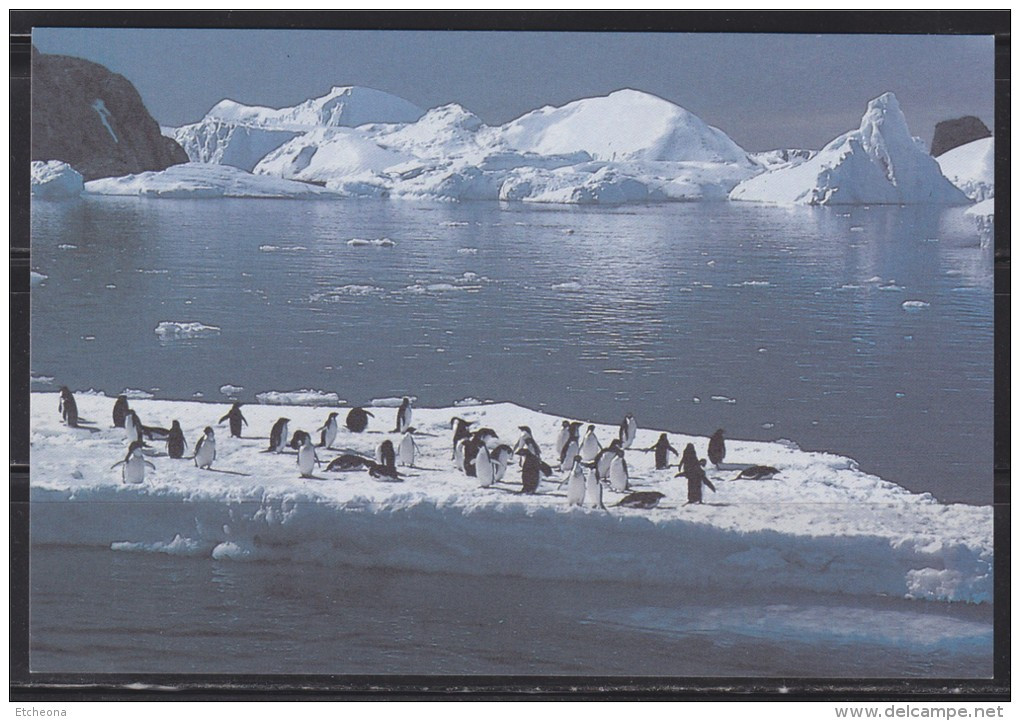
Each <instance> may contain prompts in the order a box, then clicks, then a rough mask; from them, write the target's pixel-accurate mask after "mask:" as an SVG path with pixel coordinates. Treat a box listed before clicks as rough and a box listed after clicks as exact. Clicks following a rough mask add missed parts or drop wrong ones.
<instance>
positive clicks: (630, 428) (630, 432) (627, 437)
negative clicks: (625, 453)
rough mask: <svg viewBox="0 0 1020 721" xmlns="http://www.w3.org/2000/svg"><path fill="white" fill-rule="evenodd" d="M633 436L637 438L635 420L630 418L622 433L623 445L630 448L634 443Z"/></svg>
mask: <svg viewBox="0 0 1020 721" xmlns="http://www.w3.org/2000/svg"><path fill="white" fill-rule="evenodd" d="M635 438H637V421H635V420H631V421H630V422H629V423H627V429H626V432H625V433H624V434H623V447H624V448H630V447H631V446H632V445H633V444H634V439H635Z"/></svg>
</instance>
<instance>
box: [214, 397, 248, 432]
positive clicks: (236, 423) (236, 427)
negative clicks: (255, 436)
mask: <svg viewBox="0 0 1020 721" xmlns="http://www.w3.org/2000/svg"><path fill="white" fill-rule="evenodd" d="M223 421H230V435H231V436H233V437H234V438H240V437H241V424H242V423H243V424H244V425H248V421H247V420H246V419H245V417H244V415H242V414H241V404H240V403H234V405H232V406H230V410H229V411H227V414H226V415H225V416H223V417H222V418H220V420H219V422H220V423H222V422H223Z"/></svg>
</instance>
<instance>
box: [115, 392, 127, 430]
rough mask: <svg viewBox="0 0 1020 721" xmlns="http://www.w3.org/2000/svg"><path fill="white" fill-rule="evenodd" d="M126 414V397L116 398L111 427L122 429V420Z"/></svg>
mask: <svg viewBox="0 0 1020 721" xmlns="http://www.w3.org/2000/svg"><path fill="white" fill-rule="evenodd" d="M127 412H128V401H127V396H117V400H115V401H114V402H113V427H114V428H123V427H124V418H125V417H126V416H127Z"/></svg>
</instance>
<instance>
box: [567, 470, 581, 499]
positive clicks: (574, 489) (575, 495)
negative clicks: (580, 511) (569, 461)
mask: <svg viewBox="0 0 1020 721" xmlns="http://www.w3.org/2000/svg"><path fill="white" fill-rule="evenodd" d="M584 484H585V480H584V471H582V470H581V469H580V468H577V469H575V470H574V471H573V472H572V473H571V474H570V480H569V481H568V483H567V505H568V506H583V505H584Z"/></svg>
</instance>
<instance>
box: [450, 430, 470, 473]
mask: <svg viewBox="0 0 1020 721" xmlns="http://www.w3.org/2000/svg"><path fill="white" fill-rule="evenodd" d="M466 442H467V439H466V438H461V439H460V440H459V441H457V445H456V446H455V447H454V449H453V462H454V463H456V464H457V468H459V469H460V470H462V471H463V470H464V444H465V443H466Z"/></svg>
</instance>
